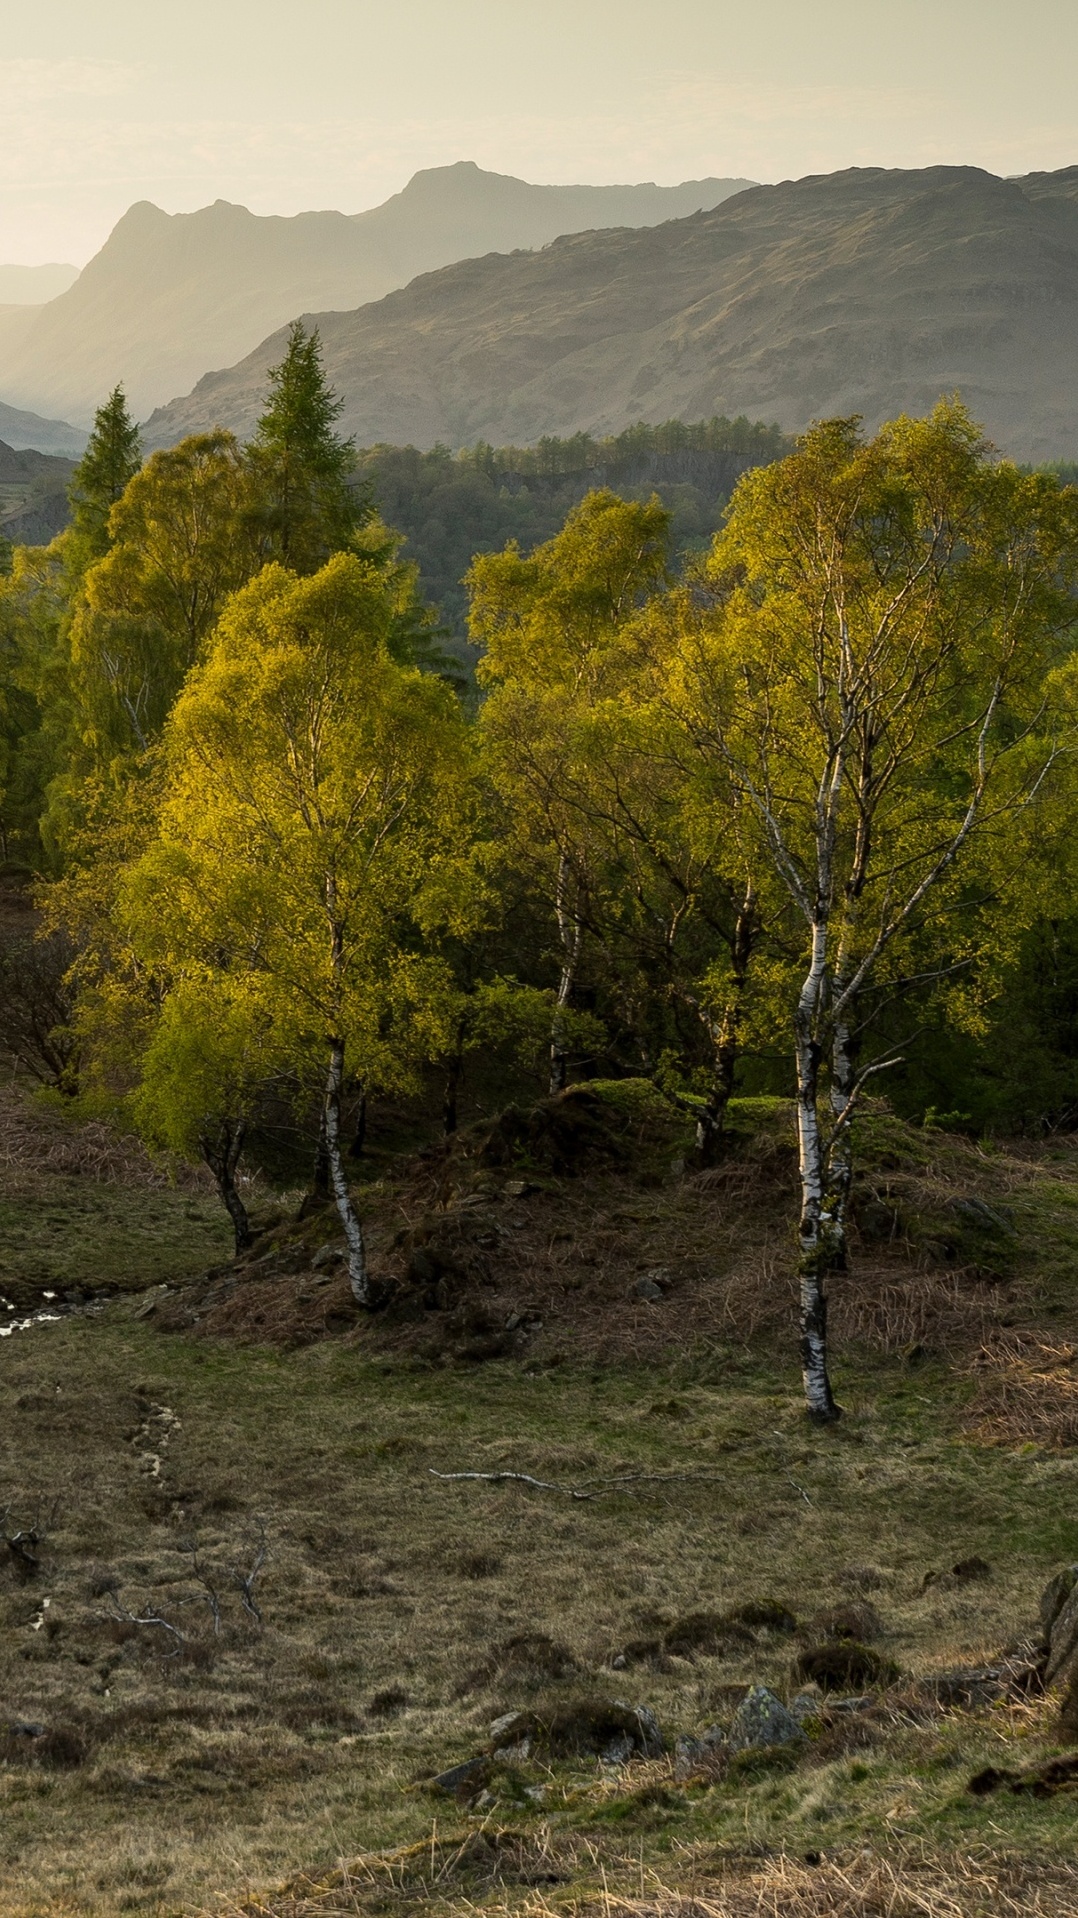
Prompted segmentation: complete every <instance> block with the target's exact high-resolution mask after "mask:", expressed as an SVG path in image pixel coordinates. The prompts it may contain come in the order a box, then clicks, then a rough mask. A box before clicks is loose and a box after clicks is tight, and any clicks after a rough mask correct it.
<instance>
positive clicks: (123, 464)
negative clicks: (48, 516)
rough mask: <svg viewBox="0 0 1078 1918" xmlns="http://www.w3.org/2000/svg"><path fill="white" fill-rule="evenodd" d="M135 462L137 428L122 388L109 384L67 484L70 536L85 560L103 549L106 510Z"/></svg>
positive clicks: (139, 459)
mask: <svg viewBox="0 0 1078 1918" xmlns="http://www.w3.org/2000/svg"><path fill="white" fill-rule="evenodd" d="M141 465H142V448H141V446H140V444H139V434H138V427H137V426H136V424H135V422H134V420H133V419H132V418H131V415H130V413H129V412H128V410H127V400H126V398H125V396H124V390H123V387H122V386H114V387H113V389H112V392H111V393H110V394H109V397H108V399H107V400H106V401H105V404H104V406H99V407H98V409H97V413H96V416H95V418H94V426H93V432H92V433H91V434H90V439H89V442H88V444H87V447H86V451H85V453H84V454H83V456H82V458H81V460H80V461H79V464H78V465H77V466H76V468H75V471H74V473H73V474H72V476H71V486H70V488H69V497H70V500H71V505H72V508H73V511H74V530H75V534H76V539H77V541H78V544H79V545H80V547H82V548H83V551H84V554H85V558H86V560H87V561H90V560H94V559H100V558H101V557H102V556H103V555H104V554H105V553H107V552H108V549H109V544H110V542H109V532H108V524H109V514H110V513H111V511H112V509H113V507H114V506H115V504H116V502H117V500H118V499H119V498H120V497H121V495H122V494H123V492H124V491H125V489H126V486H127V483H128V481H129V480H130V479H133V478H134V476H135V474H136V473H137V472H138V470H139V467H140V466H141Z"/></svg>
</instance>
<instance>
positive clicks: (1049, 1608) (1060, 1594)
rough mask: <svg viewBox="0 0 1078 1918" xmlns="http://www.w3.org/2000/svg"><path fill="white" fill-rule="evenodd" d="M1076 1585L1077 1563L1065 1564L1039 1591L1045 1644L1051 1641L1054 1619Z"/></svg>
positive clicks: (1077, 1575)
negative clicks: (1041, 1590) (1040, 1591)
mask: <svg viewBox="0 0 1078 1918" xmlns="http://www.w3.org/2000/svg"><path fill="white" fill-rule="evenodd" d="M1076 1585H1078V1565H1065V1566H1064V1567H1063V1570H1062V1571H1061V1572H1057V1573H1056V1575H1055V1577H1054V1578H1052V1579H1049V1581H1048V1584H1047V1585H1046V1586H1045V1588H1044V1590H1043V1592H1042V1593H1041V1603H1040V1621H1041V1634H1042V1636H1043V1638H1044V1642H1045V1644H1046V1645H1048V1644H1050V1643H1051V1639H1052V1630H1053V1627H1054V1625H1055V1622H1056V1619H1057V1618H1058V1617H1059V1614H1060V1612H1061V1611H1062V1610H1063V1607H1064V1605H1065V1604H1066V1603H1067V1600H1068V1598H1069V1597H1070V1595H1071V1593H1072V1592H1073V1590H1074V1588H1075V1586H1076Z"/></svg>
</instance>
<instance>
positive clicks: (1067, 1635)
mask: <svg viewBox="0 0 1078 1918" xmlns="http://www.w3.org/2000/svg"><path fill="white" fill-rule="evenodd" d="M1076 1671H1078V1584H1076V1585H1075V1586H1074V1588H1073V1590H1072V1592H1071V1594H1070V1597H1069V1598H1068V1599H1067V1600H1066V1601H1065V1603H1064V1604H1063V1605H1062V1606H1061V1607H1060V1609H1059V1611H1058V1613H1057V1614H1056V1620H1055V1623H1054V1625H1053V1626H1052V1629H1051V1632H1050V1633H1049V1637H1048V1663H1047V1664H1046V1666H1045V1669H1044V1682H1045V1685H1046V1686H1051V1685H1061V1686H1064V1687H1066V1686H1068V1685H1069V1684H1070V1680H1071V1678H1072V1676H1073V1675H1074V1673H1075V1672H1076Z"/></svg>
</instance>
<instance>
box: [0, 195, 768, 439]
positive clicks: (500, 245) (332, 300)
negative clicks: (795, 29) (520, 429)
mask: <svg viewBox="0 0 1078 1918" xmlns="http://www.w3.org/2000/svg"><path fill="white" fill-rule="evenodd" d="M744 184H745V182H743V181H736V180H733V181H711V182H703V183H700V182H695V183H693V184H691V185H690V186H688V187H686V188H684V189H683V188H680V187H655V186H641V187H587V186H571V187H560V186H532V185H530V184H529V183H528V182H527V181H524V180H517V179H514V178H513V176H512V175H509V174H501V173H490V172H486V171H484V170H483V168H481V167H480V166H478V165H477V164H476V162H475V161H474V160H459V161H455V162H454V163H453V164H452V165H450V166H445V167H428V168H425V169H424V170H423V171H421V172H420V173H417V174H415V175H414V176H413V178H412V179H411V180H410V181H409V182H408V185H407V186H406V187H405V188H403V189H402V191H401V192H400V193H398V194H395V195H394V196H393V197H392V199H390V200H387V201H386V202H384V204H383V205H381V206H378V207H371V208H369V209H368V210H367V211H366V212H363V213H356V214H351V215H345V214H344V213H340V212H335V211H332V210H325V211H312V212H307V213H299V214H294V215H291V216H289V217H281V216H278V215H269V216H266V215H261V214H255V213H252V212H251V211H250V209H249V208H248V207H245V206H240V205H238V204H236V203H235V202H234V201H231V200H226V199H218V200H216V201H214V202H213V204H212V205H210V206H206V207H199V208H198V209H197V210H196V211H194V212H192V213H176V214H169V213H165V212H163V211H162V209H161V208H160V207H159V206H156V205H155V204H154V203H153V201H151V200H139V201H136V203H135V204H134V205H133V206H131V207H129V208H128V210H127V212H126V213H125V214H124V215H123V218H122V219H121V220H119V221H118V222H117V224H116V226H115V227H114V228H113V231H112V232H111V234H110V235H109V237H108V239H107V240H106V242H105V244H104V246H103V247H102V248H101V250H100V252H99V253H97V254H96V255H95V257H94V258H93V259H92V260H91V261H90V263H89V265H88V266H87V267H86V268H85V269H84V271H83V273H82V274H81V276H80V277H79V279H78V280H77V281H76V283H75V285H74V286H72V287H71V288H70V289H69V290H68V291H67V292H65V293H63V294H61V296H60V297H59V298H58V299H54V300H50V301H49V303H48V304H47V305H45V306H43V307H41V308H40V309H39V310H38V311H37V312H36V313H31V314H29V315H28V314H27V312H26V311H23V312H21V313H17V314H15V315H14V317H12V314H11V313H10V312H7V313H5V312H3V311H0V394H2V395H3V397H4V399H6V400H7V401H9V402H10V403H12V404H15V405H18V406H22V407H29V408H32V409H33V410H34V411H35V412H38V413H43V414H57V415H63V416H65V417H68V418H73V419H76V420H79V421H81V422H83V423H85V424H87V425H88V424H89V423H90V421H91V420H92V418H93V414H94V411H95V409H96V407H97V406H98V405H100V403H101V401H102V400H103V399H104V398H105V397H106V395H107V394H108V393H109V392H111V390H112V388H113V387H114V386H115V385H116V383H117V381H120V382H121V383H122V384H123V386H124V388H125V389H126V392H127V395H128V398H129V400H130V402H131V405H132V407H133V409H134V410H135V412H136V413H138V414H142V415H145V414H146V413H148V412H149V411H150V410H151V408H153V407H154V406H156V405H157V404H159V403H160V402H162V401H166V400H168V399H169V397H170V396H171V395H172V394H174V393H182V392H184V391H186V390H187V388H188V387H190V386H192V385H193V384H194V382H195V381H196V380H197V379H198V377H199V375H200V374H201V373H203V372H204V371H205V370H206V368H207V367H209V366H228V365H231V364H232V363H233V362H234V361H236V360H238V359H239V358H241V357H242V356H243V355H244V354H245V353H248V352H250V351H251V349H252V348H253V347H255V346H256V345H257V344H258V342H259V340H261V339H263V338H265V336H266V335H267V334H268V333H271V332H273V331H275V330H276V329H277V328H279V327H281V326H283V325H284V324H286V323H287V322H288V321H289V320H292V319H294V318H296V317H297V316H298V315H300V314H302V313H305V312H312V311H319V312H323V311H327V310H337V311H349V310H351V309H353V308H355V307H358V306H362V305H364V304H366V303H367V302H369V301H371V300H376V299H380V298H381V297H382V296H383V295H384V294H386V293H388V292H390V291H391V290H393V289H394V288H397V287H402V286H404V285H406V284H407V282H408V281H409V280H412V279H414V278H415V277H416V275H418V274H423V273H429V272H432V271H434V270H436V269H438V268H439V267H442V266H445V265H447V264H449V263H450V262H452V261H454V260H460V259H468V258H472V257H474V256H476V255H482V254H487V253H491V252H495V253H498V252H504V253H508V252H512V251H513V250H515V249H517V248H521V247H523V248H534V247H538V246H543V245H545V244H546V243H547V242H548V241H549V240H551V239H553V238H554V237H555V236H556V235H558V234H561V233H566V232H579V231H580V230H582V229H584V228H593V227H597V226H600V227H613V226H646V225H650V224H654V223H655V222H657V221H661V220H666V219H669V218H671V217H672V216H674V215H677V214H681V213H685V212H687V211H689V210H691V208H692V207H695V206H696V205H697V204H700V203H701V198H700V196H701V194H702V196H703V199H704V200H708V201H709V202H710V203H711V204H715V203H716V202H717V201H719V200H721V199H722V198H723V197H724V195H725V194H727V193H731V192H736V191H738V190H739V189H740V188H741V187H742V186H743V185H744ZM686 196H687V197H686Z"/></svg>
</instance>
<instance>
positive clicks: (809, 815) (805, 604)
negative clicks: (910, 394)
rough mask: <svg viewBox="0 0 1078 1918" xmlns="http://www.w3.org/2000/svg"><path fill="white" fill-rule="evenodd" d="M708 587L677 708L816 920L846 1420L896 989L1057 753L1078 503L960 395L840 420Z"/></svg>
mask: <svg viewBox="0 0 1078 1918" xmlns="http://www.w3.org/2000/svg"><path fill="white" fill-rule="evenodd" d="M710 573H711V578H712V582H713V585H714V587H715V589H716V602H717V603H716V609H715V611H714V614H713V616H712V618H711V619H710V620H707V621H703V622H700V623H698V624H696V625H694V626H693V627H691V628H690V629H689V630H688V631H687V633H686V636H685V641H684V645H683V650H682V656H681V660H680V662H679V664H678V667H677V669H676V671H675V673H674V675H673V679H672V686H673V700H674V705H675V707H676V708H677V710H678V712H679V715H680V718H681V720H682V721H683V723H684V724H685V726H686V728H687V730H688V731H689V732H690V733H691V734H692V736H693V737H694V738H695V742H696V746H697V750H698V751H699V752H700V754H701V755H702V758H703V759H704V760H705V762H707V763H708V764H709V765H710V766H711V767H712V768H713V770H714V772H715V775H716V778H717V780H718V783H719V787H720V789H721V788H723V787H725V789H726V792H727V794H728V797H724V798H723V799H722V801H721V803H722V804H724V805H727V804H729V801H730V798H732V800H733V801H734V802H735V803H736V805H737V806H738V808H739V810H740V813H741V816H742V818H744V819H745V820H750V821H751V822H753V824H754V829H755V833H756V838H757V847H758V853H757V856H758V858H759V860H760V862H761V864H762V865H763V866H765V867H766V869H767V871H768V872H769V874H770V875H771V877H772V879H773V880H774V881H775V882H776V883H777V884H778V885H780V886H781V887H782V888H783V889H784V890H785V892H786V894H787V895H788V898H789V901H790V903H791V905H792V907H793V909H794V911H795V912H796V914H797V915H798V916H799V918H800V920H801V923H802V927H803V942H804V961H803V967H802V974H801V982H800V986H799V989H798V991H797V993H796V1004H795V1009H794V1014H793V1035H792V1036H793V1049H794V1054H795V1060H796V1072H797V1115H798V1138H799V1155H800V1180H801V1211H800V1225H799V1240H800V1287H801V1306H800V1317H801V1358H802V1370H803V1376H804V1385H805V1395H806V1400H807V1405H808V1410H809V1412H810V1414H811V1415H812V1417H813V1418H814V1419H817V1420H822V1421H826V1420H830V1419H833V1418H835V1417H837V1416H838V1415H839V1408H838V1407H837V1405H836V1402H835V1399H834V1395H833V1392H832V1387H831V1382H830V1377H829V1371H828V1342H827V1279H828V1275H829V1274H830V1273H832V1272H835V1271H840V1270H842V1269H843V1268H844V1267H845V1265H846V1258H847V1246H846V1225H847V1211H848V1205H849V1198H850V1189H851V1182H852V1178H853V1170H854V1156H853V1155H854V1125H855V1119H856V1114H857V1109H858V1106H859V1105H860V1103H861V1102H862V1100H863V1097H864V1094H865V1089H866V1087H867V1086H868V1085H869V1084H870V1083H871V1082H872V1080H873V1077H874V1075H875V1074H876V1073H878V1072H879V1071H881V1070H882V1069H883V1067H884V1066H885V1065H886V1064H888V1063H889V1061H888V1059H887V1058H885V1057H884V1058H880V1057H873V1056H871V1054H870V1053H869V1051H868V1050H867V1049H866V1029H867V1024H868V1020H869V1014H870V1011H871V1007H872V999H873V993H874V991H875V990H876V989H877V988H878V986H879V984H880V982H881V980H882V979H883V978H884V977H885V975H887V974H888V971H889V969H890V972H891V974H892V976H893V974H894V972H895V971H896V969H897V970H899V971H901V969H902V967H901V962H900V960H899V954H900V952H904V953H905V955H906V962H907V970H908V967H909V962H910V960H911V958H912V962H913V969H914V971H916V972H918V973H919V974H920V975H921V977H922V978H927V977H929V976H931V975H932V974H933V973H936V972H938V970H939V969H940V968H945V967H946V966H947V965H948V964H949V962H950V958H951V953H950V951H949V947H948V938H949V928H950V924H951V909H952V908H953V907H954V905H955V902H956V901H957V900H958V898H959V896H960V889H961V886H962V884H963V878H964V875H967V874H969V872H970V870H971V865H972V862H973V861H974V859H975V858H976V857H977V856H978V849H979V848H981V847H984V846H986V845H987V844H989V843H990V842H998V841H999V840H1000V839H1001V838H1002V837H1003V836H1005V835H1006V834H1008V833H1010V832H1013V830H1014V825H1015V822H1016V820H1018V819H1019V818H1020V817H1022V816H1023V815H1024V814H1025V813H1026V812H1027V811H1028V809H1029V808H1030V807H1031V806H1033V805H1034V804H1035V803H1036V802H1037V800H1038V799H1039V798H1042V797H1043V796H1044V795H1045V793H1046V792H1047V790H1048V781H1049V778H1050V775H1051V773H1052V769H1053V767H1055V766H1058V764H1059V753H1060V740H1059V738H1049V737H1041V734H1042V730H1043V728H1044V725H1045V715H1046V712H1047V710H1048V708H1047V705H1046V692H1045V683H1046V676H1047V675H1048V674H1049V672H1050V670H1051V669H1052V668H1053V667H1054V666H1055V665H1057V663H1058V662H1059V661H1060V659H1061V658H1062V657H1063V656H1064V654H1065V652H1066V650H1067V647H1068V645H1069V640H1070V635H1071V633H1072V630H1073V625H1074V621H1075V616H1076V600H1075V597H1074V586H1075V581H1076V577H1078V493H1076V492H1074V491H1073V490H1071V491H1068V490H1067V489H1062V488H1060V486H1059V485H1058V483H1057V482H1056V481H1055V480H1054V479H1052V478H1050V477H1047V476H1045V475H1036V474H1034V475H1029V474H1023V473H1022V472H1020V471H1019V470H1018V468H1016V467H1015V466H1013V465H1010V464H1008V463H1007V462H1005V461H999V462H997V461H996V460H995V459H994V458H993V456H992V454H991V449H989V448H988V447H987V446H986V445H985V443H984V442H983V441H982V439H981V437H980V434H979V432H978V431H977V429H976V428H975V427H974V426H973V424H972V423H971V422H970V420H969V418H968V416H967V415H966V413H965V412H964V411H963V409H962V408H961V407H960V406H959V405H957V404H956V403H942V404H941V405H940V406H939V407H938V408H937V409H936V411H935V412H934V414H933V415H932V416H931V417H930V418H929V419H927V420H923V421H915V420H899V421H897V422H895V423H894V424H892V425H889V426H886V427H884V428H882V429H881V430H880V432H879V433H877V434H876V436H875V437H874V438H873V439H871V440H867V441H866V440H865V439H864V437H863V436H862V434H861V432H860V430H859V423H858V422H857V421H854V420H847V421H830V422H826V423H824V424H822V425H820V426H818V427H815V428H813V429H812V431H810V432H809V433H808V434H807V435H806V436H805V438H804V439H803V441H802V442H801V444H800V446H799V448H798V450H797V451H796V452H795V453H794V454H793V455H792V456H791V457H789V458H787V459H785V460H783V461H781V462H779V463H778V464H776V465H774V466H770V467H766V468H761V469H757V470H756V471H755V472H752V473H750V474H748V475H746V476H745V477H744V478H743V479H742V480H741V482H740V483H739V485H738V488H737V490H736V492H735V495H734V499H733V503H732V506H731V509H730V513H729V516H728V523H727V526H726V529H725V530H724V532H723V533H721V534H720V535H719V536H718V538H717V540H716V543H715V547H714V550H713V553H712V556H711V560H710ZM905 984H906V987H907V989H908V988H909V986H910V984H911V981H910V980H909V978H907V979H906V981H905Z"/></svg>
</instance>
